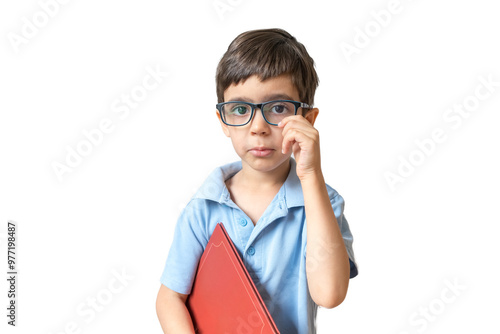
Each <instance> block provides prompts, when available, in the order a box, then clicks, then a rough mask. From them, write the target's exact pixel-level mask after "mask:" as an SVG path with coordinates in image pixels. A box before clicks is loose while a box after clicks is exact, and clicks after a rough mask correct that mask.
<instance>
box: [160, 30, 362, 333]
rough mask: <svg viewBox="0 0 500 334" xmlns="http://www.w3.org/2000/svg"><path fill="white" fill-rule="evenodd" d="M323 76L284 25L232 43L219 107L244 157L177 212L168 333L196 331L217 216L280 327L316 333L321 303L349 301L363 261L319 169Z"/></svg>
mask: <svg viewBox="0 0 500 334" xmlns="http://www.w3.org/2000/svg"><path fill="white" fill-rule="evenodd" d="M318 82H319V80H318V77H317V74H316V71H315V69H314V61H313V59H312V58H311V57H310V56H309V55H308V53H307V51H306V49H305V47H304V46H303V45H302V44H301V43H299V42H297V40H296V39H295V38H294V37H293V36H291V35H290V34H288V33H287V32H286V31H284V30H281V29H261V30H253V31H247V32H245V33H242V34H240V35H239V36H238V37H236V39H235V40H234V41H233V42H232V43H231V44H230V45H229V47H228V50H227V51H226V53H225V54H224V56H223V57H222V59H221V60H220V62H219V65H218V68H217V73H216V86H217V98H218V102H219V103H218V104H217V110H216V114H217V117H218V119H219V121H220V124H221V127H222V131H223V132H224V134H225V135H226V136H227V137H229V138H231V141H232V144H233V147H234V149H235V151H236V153H237V154H238V156H239V157H240V158H241V161H237V162H233V163H230V164H227V165H224V166H222V167H219V168H217V169H215V170H214V171H213V172H212V174H210V176H209V177H208V179H207V180H206V181H205V183H204V184H203V185H202V186H201V188H200V189H199V191H198V192H197V193H196V194H195V195H194V196H193V197H192V199H191V201H190V202H189V203H188V204H187V206H186V208H185V209H184V210H183V212H182V213H181V215H180V216H179V220H178V222H177V226H176V230H175V235H174V240H173V242H172V246H171V248H170V252H169V254H168V258H167V261H166V265H165V269H164V272H163V275H162V277H161V283H162V285H161V287H160V291H159V292H158V297H157V303H156V309H157V314H158V318H159V320H160V323H161V326H162V328H163V331H164V332H165V333H169V334H170V333H173V334H181V333H194V331H193V324H192V321H191V318H190V315H189V312H188V311H187V309H186V306H185V301H186V299H187V297H188V295H189V293H190V291H191V287H192V283H193V279H194V276H195V273H196V269H197V265H198V261H199V258H200V256H201V254H202V253H203V250H204V248H205V246H206V244H207V242H208V240H209V238H210V236H211V233H212V231H213V230H214V228H215V226H216V224H217V223H219V222H222V223H223V224H224V227H225V228H226V230H227V232H228V234H229V236H230V237H231V240H232V241H233V243H234V244H235V246H236V248H237V249H238V252H239V254H240V256H241V257H242V260H243V262H244V263H245V267H246V268H247V270H248V272H249V273H250V276H251V277H252V279H253V281H254V283H255V285H256V286H257V289H258V290H259V293H260V294H261V296H262V299H263V300H264V302H265V304H266V306H267V308H268V310H269V312H270V313H271V315H272V317H273V319H274V322H275V323H276V325H277V327H278V329H279V330H280V332H281V333H283V334H294V333H299V334H305V333H316V328H315V318H316V311H317V306H322V307H326V308H333V307H335V306H337V305H339V304H340V303H341V302H342V301H343V300H344V298H345V296H346V293H347V288H348V284H349V278H350V277H354V276H356V275H357V267H356V264H355V260H354V255H353V251H352V235H351V232H350V230H349V226H348V224H347V221H346V220H345V218H344V216H343V208H344V200H343V198H342V197H341V196H340V195H339V194H338V193H337V192H336V191H335V190H334V189H332V188H331V187H329V186H328V185H327V184H325V181H324V179H323V174H322V171H321V163H320V147H319V135H318V131H317V130H316V129H315V128H314V127H313V125H314V122H315V120H316V117H317V116H318V112H319V110H318V109H317V108H313V107H312V105H313V102H314V101H313V100H314V93H315V90H316V87H317V86H318ZM264 102H265V103H264ZM292 153H293V154H294V158H295V159H294V158H292V157H291V154H292ZM306 218H307V221H306Z"/></svg>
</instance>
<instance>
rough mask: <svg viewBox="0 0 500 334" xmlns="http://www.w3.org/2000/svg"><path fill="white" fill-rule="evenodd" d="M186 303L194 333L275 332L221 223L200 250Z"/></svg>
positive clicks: (272, 322) (250, 333) (275, 329)
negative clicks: (200, 254)
mask: <svg viewBox="0 0 500 334" xmlns="http://www.w3.org/2000/svg"><path fill="white" fill-rule="evenodd" d="M186 306H187V308H188V310H189V313H190V314H191V319H192V320H193V324H194V328H195V330H196V333H200V334H229V333H242V334H243V333H244V334H252V333H259V334H267V333H278V334H279V331H278V328H277V327H276V325H275V324H274V321H273V319H272V318H271V315H270V314H269V311H268V310H267V308H266V305H265V304H264V302H263V301H262V298H261V297H260V294H259V292H258V291H257V288H256V287H255V284H254V283H253V281H252V278H251V277H250V275H249V274H248V271H247V270H246V268H245V265H244V264H243V261H242V260H241V258H240V256H239V254H238V252H237V250H236V248H235V247H234V244H233V243H232V241H231V238H229V235H228V234H227V232H226V229H225V228H224V225H222V223H218V224H217V226H216V227H215V229H214V232H213V233H212V236H211V237H210V240H209V241H208V244H207V246H206V248H205V251H204V252H203V254H202V256H201V258H200V262H199V264H198V270H197V272H196V276H195V279H194V283H193V288H192V290H191V294H190V295H189V297H188V299H187V301H186Z"/></svg>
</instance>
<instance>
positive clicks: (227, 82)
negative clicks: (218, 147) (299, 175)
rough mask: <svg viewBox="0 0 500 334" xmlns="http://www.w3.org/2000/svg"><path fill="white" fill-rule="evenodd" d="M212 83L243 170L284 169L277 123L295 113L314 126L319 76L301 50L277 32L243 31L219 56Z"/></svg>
mask: <svg viewBox="0 0 500 334" xmlns="http://www.w3.org/2000/svg"><path fill="white" fill-rule="evenodd" d="M216 85H217V98H218V101H219V104H218V105H217V117H218V118H219V121H220V124H221V126H222V130H223V131H224V133H225V135H226V136H227V137H230V138H231V141H232V144H233V147H234V149H235V151H236V153H237V154H238V155H239V156H240V158H241V160H242V166H243V168H246V167H245V166H249V167H250V168H252V169H253V170H259V171H261V172H270V171H275V170H277V168H280V169H281V170H283V171H286V170H287V168H289V164H288V162H289V159H290V156H291V154H292V153H291V152H290V151H289V152H287V153H286V154H284V153H283V152H282V145H283V129H282V128H280V127H278V126H276V125H277V124H278V123H279V122H280V121H281V120H282V119H284V117H288V116H293V115H295V113H296V114H297V115H302V116H304V118H305V119H306V120H308V121H309V122H310V123H311V124H312V125H314V121H315V119H316V116H317V115H318V112H319V110H318V109H317V108H313V107H312V105H313V102H314V93H315V90H316V87H317V86H318V76H317V74H316V71H315V70H314V61H313V60H312V58H311V57H310V56H309V55H308V54H307V51H306V49H305V47H304V46H303V45H302V44H300V43H299V42H297V40H296V39H295V38H294V37H293V36H291V35H290V34H288V33H287V32H286V31H284V30H281V29H262V30H253V31H247V32H245V33H242V34H240V35H239V36H238V37H236V39H235V40H234V41H233V42H232V43H231V44H230V45H229V48H228V50H227V52H226V53H225V54H224V56H223V57H222V59H221V61H220V63H219V66H218V67H217V74H216ZM229 101H231V102H229ZM264 102H265V103H264ZM221 103H224V105H221ZM252 105H253V106H252ZM255 108H259V109H260V111H256V112H254V111H255V110H257V109H255ZM299 110H300V111H299ZM252 115H253V116H252ZM252 117H253V118H252Z"/></svg>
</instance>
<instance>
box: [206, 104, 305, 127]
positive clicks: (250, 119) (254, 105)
mask: <svg viewBox="0 0 500 334" xmlns="http://www.w3.org/2000/svg"><path fill="white" fill-rule="evenodd" d="M276 102H290V103H292V104H293V105H294V106H295V113H294V115H297V110H299V108H304V109H311V108H312V106H310V105H308V104H307V103H304V102H298V101H292V100H273V101H267V102H262V103H250V102H245V101H228V102H221V103H217V104H216V105H215V106H216V108H217V110H219V113H220V115H221V119H222V122H223V123H224V124H226V125H228V126H244V125H247V124H248V123H250V122H251V121H252V119H253V115H254V112H255V108H259V109H260V112H261V113H262V118H264V120H265V121H266V122H267V123H268V124H271V125H278V124H277V123H271V122H269V121H268V120H267V118H266V116H265V115H264V110H263V108H262V107H263V106H264V105H265V104H269V103H276ZM229 103H242V104H246V105H249V106H250V107H252V110H251V112H250V118H249V119H248V121H247V122H246V123H243V124H229V123H227V122H226V120H225V118H226V117H225V115H224V112H223V111H222V107H223V106H224V105H225V104H229Z"/></svg>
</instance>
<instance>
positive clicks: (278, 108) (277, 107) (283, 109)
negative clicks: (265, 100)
mask: <svg viewBox="0 0 500 334" xmlns="http://www.w3.org/2000/svg"><path fill="white" fill-rule="evenodd" d="M289 109H290V108H289V106H287V105H286V104H285V103H276V104H273V105H272V106H271V108H270V110H271V111H272V112H273V113H275V114H287V113H288V112H289V111H290V110H289Z"/></svg>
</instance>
